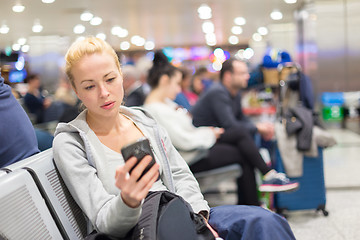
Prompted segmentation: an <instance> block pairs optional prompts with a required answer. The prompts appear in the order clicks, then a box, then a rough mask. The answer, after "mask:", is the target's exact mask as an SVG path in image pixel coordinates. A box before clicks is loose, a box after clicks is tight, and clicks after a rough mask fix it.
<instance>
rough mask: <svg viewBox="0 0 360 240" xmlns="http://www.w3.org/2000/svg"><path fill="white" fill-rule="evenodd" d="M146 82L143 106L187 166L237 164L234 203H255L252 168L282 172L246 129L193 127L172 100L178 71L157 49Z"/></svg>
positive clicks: (290, 185)
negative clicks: (148, 88)
mask: <svg viewBox="0 0 360 240" xmlns="http://www.w3.org/2000/svg"><path fill="white" fill-rule="evenodd" d="M148 82H149V84H150V86H151V87H152V91H151V92H150V94H149V95H148V97H147V98H146V100H145V104H144V108H145V109H147V110H149V112H150V113H152V114H153V116H154V117H155V119H156V120H157V121H159V123H160V124H161V125H162V126H163V127H165V129H166V130H167V132H168V133H169V136H170V139H171V141H172V143H173V144H174V146H175V147H176V148H177V150H178V151H179V153H180V154H181V155H182V156H183V157H184V159H185V161H186V162H187V163H188V164H189V165H190V169H191V170H192V171H193V172H201V171H207V170H211V169H216V168H220V167H224V166H228V165H231V164H239V165H240V166H242V169H243V174H242V176H241V177H240V178H239V180H238V182H237V184H238V204H239V205H240V204H244V205H256V206H259V205H260V202H259V199H258V194H257V186H256V179H255V173H254V168H257V169H259V170H260V172H261V173H262V174H264V175H267V176H272V177H273V178H280V177H281V176H282V175H280V174H278V173H277V172H276V171H275V170H273V169H271V168H270V167H268V166H267V165H266V163H265V162H264V160H263V159H262V157H261V155H260V153H259V150H258V148H257V146H256V145H255V142H254V141H253V140H252V138H251V136H250V135H249V134H248V133H247V132H246V130H244V129H240V128H236V129H228V130H227V131H224V129H222V128H216V127H206V126H204V127H195V126H194V125H193V124H192V119H191V117H190V115H189V114H187V112H185V111H183V110H184V109H182V108H178V106H177V104H176V103H175V102H173V100H174V99H175V96H176V95H177V93H178V92H179V91H180V82H181V71H180V70H179V69H177V68H175V67H173V66H172V65H171V64H170V63H169V62H168V60H167V58H166V56H165V55H164V54H163V53H162V52H161V51H158V52H156V53H155V57H154V65H153V67H152V69H151V70H150V74H149V79H148ZM234 130H235V131H234ZM265 178H267V177H265ZM266 186H267V181H265V180H264V181H263V184H262V185H261V186H260V188H265V187H266ZM297 187H298V183H294V182H290V181H289V180H288V179H287V182H286V181H283V182H282V184H278V185H277V186H272V189H269V190H268V191H269V192H273V191H277V192H279V191H289V190H293V189H295V188H297Z"/></svg>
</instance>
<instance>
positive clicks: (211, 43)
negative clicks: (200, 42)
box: [206, 39, 217, 46]
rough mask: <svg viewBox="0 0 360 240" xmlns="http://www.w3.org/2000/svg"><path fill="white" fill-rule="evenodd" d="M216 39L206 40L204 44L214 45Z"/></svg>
mask: <svg viewBox="0 0 360 240" xmlns="http://www.w3.org/2000/svg"><path fill="white" fill-rule="evenodd" d="M216 43H217V42H216V39H215V40H213V41H206V44H207V45H209V46H215V45H216Z"/></svg>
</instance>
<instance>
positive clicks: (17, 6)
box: [12, 1, 25, 13]
mask: <svg viewBox="0 0 360 240" xmlns="http://www.w3.org/2000/svg"><path fill="white" fill-rule="evenodd" d="M12 10H13V11H14V12H17V13H19V12H23V11H24V10H25V6H24V5H22V4H21V2H20V1H17V2H16V3H15V5H14V6H13V7H12Z"/></svg>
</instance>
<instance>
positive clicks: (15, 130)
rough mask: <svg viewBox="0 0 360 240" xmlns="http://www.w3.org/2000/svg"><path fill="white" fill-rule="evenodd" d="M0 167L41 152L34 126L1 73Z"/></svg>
mask: <svg viewBox="0 0 360 240" xmlns="http://www.w3.org/2000/svg"><path fill="white" fill-rule="evenodd" d="M0 143H1V145H0V168H1V167H5V166H8V165H10V164H12V163H15V162H17V161H20V160H22V159H25V158H27V157H30V156H32V155H34V154H36V153H38V152H39V149H38V144H37V140H36V135H35V131H34V128H33V126H32V124H31V122H30V119H29V117H28V116H27V115H26V113H25V111H24V109H23V108H22V107H21V106H20V104H19V103H18V101H17V100H16V99H15V97H14V95H13V94H12V93H11V87H10V86H8V85H6V84H4V79H3V78H2V77H1V75H0Z"/></svg>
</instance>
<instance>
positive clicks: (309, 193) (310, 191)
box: [275, 148, 329, 216]
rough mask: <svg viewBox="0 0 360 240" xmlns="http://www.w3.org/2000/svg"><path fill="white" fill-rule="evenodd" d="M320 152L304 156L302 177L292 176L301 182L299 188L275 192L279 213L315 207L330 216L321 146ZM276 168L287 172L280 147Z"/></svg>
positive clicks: (294, 179) (277, 153) (277, 151)
mask: <svg viewBox="0 0 360 240" xmlns="http://www.w3.org/2000/svg"><path fill="white" fill-rule="evenodd" d="M318 152H319V155H318V157H315V158H312V157H306V156H305V157H304V160H303V161H304V162H303V167H304V169H303V176H302V177H300V178H290V180H293V181H298V182H299V184H300V186H299V189H297V190H296V191H294V192H283V193H276V194H275V207H276V211H277V212H278V213H279V214H283V213H284V210H290V211H291V210H305V209H315V210H316V211H319V210H321V211H322V213H323V214H324V216H328V214H329V213H328V211H326V209H325V205H326V189H325V181H324V167H323V152H322V148H319V149H318ZM275 169H276V170H277V171H278V172H285V170H284V166H283V163H282V160H281V156H280V153H279V150H278V149H276V162H275Z"/></svg>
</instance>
